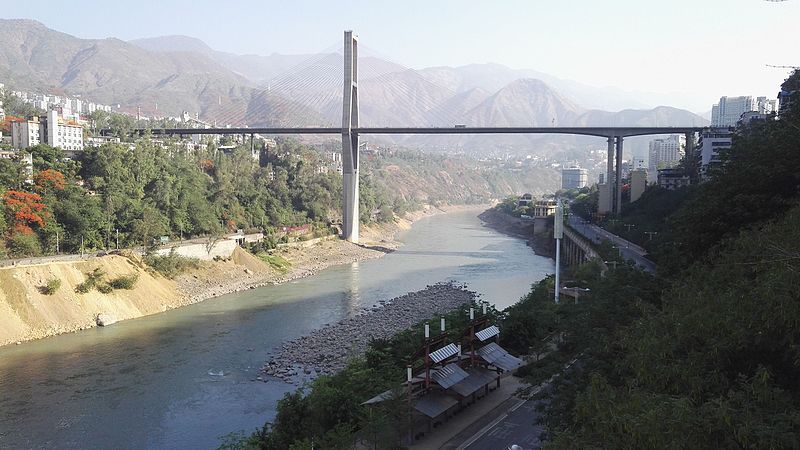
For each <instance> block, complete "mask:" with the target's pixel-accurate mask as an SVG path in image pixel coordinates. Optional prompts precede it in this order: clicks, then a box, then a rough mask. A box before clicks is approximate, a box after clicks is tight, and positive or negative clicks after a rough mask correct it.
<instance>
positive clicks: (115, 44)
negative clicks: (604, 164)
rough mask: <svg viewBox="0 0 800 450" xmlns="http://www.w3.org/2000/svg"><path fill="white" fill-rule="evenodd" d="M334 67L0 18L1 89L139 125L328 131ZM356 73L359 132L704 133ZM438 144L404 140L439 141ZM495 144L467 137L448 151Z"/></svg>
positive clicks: (655, 118)
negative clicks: (94, 105)
mask: <svg viewBox="0 0 800 450" xmlns="http://www.w3.org/2000/svg"><path fill="white" fill-rule="evenodd" d="M341 66H342V57H341V55H340V54H338V53H336V52H330V53H322V54H313V55H279V54H272V55H268V56H262V55H236V54H232V53H225V52H220V51H216V50H214V49H212V48H210V47H209V46H208V45H206V44H205V43H204V42H203V41H201V40H199V39H195V38H191V37H186V36H165V37H155V38H148V39H139V40H134V41H130V42H125V41H122V40H119V39H115V38H107V39H80V38H77V37H74V36H71V35H68V34H65V33H61V32H58V31H55V30H51V29H49V28H47V27H45V26H44V25H43V24H41V23H39V22H36V21H32V20H2V19H0V82H4V83H5V84H6V85H8V86H10V87H13V88H15V89H25V90H39V91H48V92H54V93H65V94H69V95H81V96H84V97H86V98H88V99H92V100H93V101H96V102H100V103H106V104H112V105H120V107H119V110H121V111H127V112H132V111H135V110H136V108H137V107H140V108H141V110H142V112H143V113H145V114H147V115H151V114H152V115H178V114H179V113H180V112H181V111H189V112H192V113H194V112H197V113H199V115H200V117H201V119H204V120H207V121H209V122H213V121H215V122H217V124H218V125H225V124H232V125H240V126H241V125H248V126H268V125H284V126H299V125H318V126H333V125H335V124H336V123H337V122H338V121H339V120H341V119H340V117H341V96H342V93H341V78H342V75H341V72H342V70H341ZM359 68H360V77H361V79H360V80H359V81H360V83H359V99H360V114H361V118H362V125H363V126H453V125H455V124H466V125H471V126H489V125H492V126H523V125H526V126H554V125H555V126H573V125H575V126H579V125H583V126H606V125H628V126H636V125H640V126H687V125H697V126H699V125H705V124H707V123H708V121H707V120H706V119H704V118H702V117H700V116H698V115H696V114H694V113H691V112H689V111H686V110H682V109H677V108H670V107H666V106H662V107H657V108H651V109H641V108H638V109H637V108H635V106H637V103H636V102H635V101H632V100H630V99H629V98H628V97H626V96H625V95H622V94H620V92H621V91H619V90H614V89H611V90H609V89H601V88H592V87H590V86H586V85H582V84H580V83H576V82H572V81H568V80H561V79H558V78H556V77H553V76H551V75H547V74H544V73H540V72H535V71H530V70H516V69H511V68H508V67H505V66H502V65H498V64H472V65H467V66H461V67H431V68H426V69H421V70H413V69H408V68H405V67H403V66H401V65H399V64H396V63H393V62H390V61H387V60H385V59H382V58H379V57H376V56H366V57H362V58H360V59H359ZM598 106H603V107H604V108H603V109H606V110H603V109H600V108H598ZM625 106H631V107H629V108H624V107H625ZM620 109H621V110H620ZM438 138H439V139H437V137H432V138H431V137H427V138H419V137H417V138H415V137H410V138H407V139H405V138H404V139H405V141H407V142H408V143H423V144H424V143H432V144H437V143H443V142H444V141H442V138H443V137H438ZM511 138H512V139H511V141H510V142H520V141H519V140H518V139H513V138H514V137H511ZM506 141H508V139H506V138H503V139H492V140H490V141H487V140H486V138H485V137H483V138H481V137H473V138H465V139H464V138H462V139H459V140H458V144H459V145H472V146H482V145H486V143H487V142H488V143H491V145H507V143H505V142H506ZM529 141H530V140H529Z"/></svg>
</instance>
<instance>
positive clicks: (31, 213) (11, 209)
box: [3, 191, 49, 235]
mask: <svg viewBox="0 0 800 450" xmlns="http://www.w3.org/2000/svg"><path fill="white" fill-rule="evenodd" d="M3 204H4V205H5V211H6V214H8V215H9V216H10V217H9V219H10V220H9V225H11V226H12V231H11V232H12V233H20V234H26V235H30V234H33V228H32V227H33V226H37V227H39V228H42V227H44V222H45V219H46V218H47V217H48V216H49V213H48V212H47V205H45V204H44V203H42V197H41V196H40V195H39V194H33V193H29V192H22V191H8V192H6V193H5V194H4V195H3Z"/></svg>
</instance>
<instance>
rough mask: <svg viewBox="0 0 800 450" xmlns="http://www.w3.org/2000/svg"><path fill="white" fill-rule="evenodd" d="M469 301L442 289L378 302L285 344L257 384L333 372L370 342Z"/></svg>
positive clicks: (453, 289)
mask: <svg viewBox="0 0 800 450" xmlns="http://www.w3.org/2000/svg"><path fill="white" fill-rule="evenodd" d="M474 300H475V292H472V291H468V290H466V289H465V288H464V286H459V285H455V284H451V283H442V284H435V285H433V286H428V287H427V288H426V289H423V290H421V291H417V292H409V293H408V294H406V295H403V296H400V297H396V298H393V299H391V300H388V301H381V302H380V304H379V305H374V306H373V307H372V308H371V309H366V310H362V311H361V312H360V313H359V314H357V315H355V316H353V317H350V318H347V319H344V320H342V321H339V322H337V323H334V324H330V325H326V326H325V327H323V328H320V329H318V330H315V331H313V332H312V333H311V334H309V335H306V336H303V337H300V338H298V339H295V340H293V341H289V342H286V343H284V344H283V346H282V347H281V348H280V349H279V350H278V351H277V353H276V354H275V355H274V356H273V357H272V358H271V359H270V360H269V361H267V363H266V364H265V365H264V367H263V368H262V373H263V376H262V377H261V378H260V379H261V380H262V381H267V380H269V377H274V378H279V379H281V380H284V381H288V382H295V381H298V379H302V378H305V376H314V375H319V374H332V373H335V372H338V371H339V370H342V369H343V368H344V367H345V365H346V364H347V360H348V358H350V357H352V356H354V355H360V354H363V353H364V351H366V349H367V345H368V344H369V341H370V340H372V339H387V338H390V337H392V336H393V335H395V334H396V333H398V332H400V331H403V330H406V329H408V328H409V327H411V326H412V325H414V324H417V323H419V322H420V321H422V320H425V319H429V318H432V317H435V316H436V315H439V314H443V313H447V312H450V311H452V310H454V309H456V308H458V307H460V306H461V305H464V304H469V303H472V302H473V301H474ZM435 326H438V323H437V324H434V327H435Z"/></svg>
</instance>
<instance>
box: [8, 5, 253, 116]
mask: <svg viewBox="0 0 800 450" xmlns="http://www.w3.org/2000/svg"><path fill="white" fill-rule="evenodd" d="M0 78H2V79H3V80H4V81H5V82H6V84H8V85H10V86H13V87H15V88H20V89H39V90H49V91H56V92H65V93H68V94H71V95H79V94H80V95H85V96H86V97H88V98H91V99H93V100H95V101H98V102H101V103H106V104H122V105H124V106H128V107H135V106H137V105H138V106H141V107H142V109H143V110H144V111H146V112H153V111H155V110H156V107H158V110H159V111H163V112H164V113H170V114H178V113H179V112H180V111H182V110H189V111H200V112H201V113H202V112H203V111H205V110H206V109H207V108H208V106H209V105H211V104H215V103H219V102H220V101H221V100H220V99H221V98H222V97H225V98H226V99H236V100H243V99H248V98H249V96H250V89H249V88H248V85H249V84H250V83H249V82H248V80H246V79H245V78H243V77H241V76H238V75H236V74H234V73H232V72H231V71H230V70H228V69H226V68H224V67H222V66H221V65H219V64H218V63H216V62H214V61H212V60H211V59H209V58H208V57H207V56H204V55H202V54H200V53H196V52H151V51H148V50H144V49H142V48H141V47H138V46H135V45H132V44H129V43H127V42H124V41H121V40H119V39H114V38H109V39H78V38H76V37H73V36H70V35H68V34H64V33H60V32H57V31H53V30H51V29H49V28H47V27H45V26H44V25H42V24H41V23H39V22H36V21H32V20H4V19H0Z"/></svg>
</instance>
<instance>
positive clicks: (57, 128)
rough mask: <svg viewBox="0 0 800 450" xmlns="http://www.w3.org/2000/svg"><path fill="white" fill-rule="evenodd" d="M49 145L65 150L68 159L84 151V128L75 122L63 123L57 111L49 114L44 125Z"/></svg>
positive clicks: (51, 111)
mask: <svg viewBox="0 0 800 450" xmlns="http://www.w3.org/2000/svg"><path fill="white" fill-rule="evenodd" d="M44 126H45V133H44V134H45V136H47V145H49V146H51V147H59V148H60V149H61V150H64V152H65V153H66V155H67V157H72V156H74V155H75V153H76V152H82V151H83V127H82V126H80V125H78V124H77V123H75V122H66V121H63V120H62V119H61V118H60V117H59V114H58V111H56V110H50V111H48V112H47V120H46V121H45V123H44Z"/></svg>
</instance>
